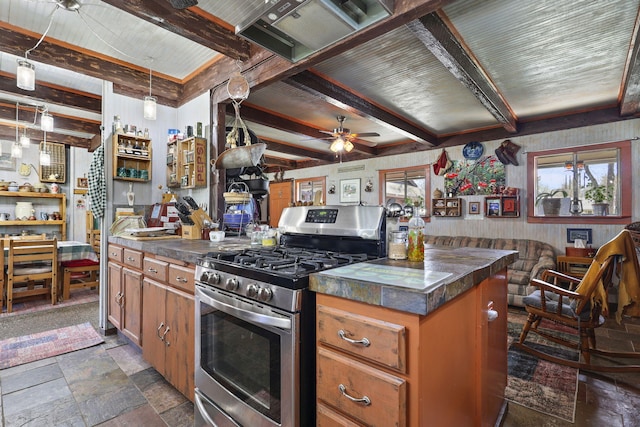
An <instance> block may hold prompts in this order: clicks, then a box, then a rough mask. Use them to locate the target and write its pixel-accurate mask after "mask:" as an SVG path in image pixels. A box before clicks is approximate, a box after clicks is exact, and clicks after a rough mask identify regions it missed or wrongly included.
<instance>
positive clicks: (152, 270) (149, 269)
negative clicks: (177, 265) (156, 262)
mask: <svg viewBox="0 0 640 427" xmlns="http://www.w3.org/2000/svg"><path fill="white" fill-rule="evenodd" d="M147 271H148V272H150V273H153V274H158V270H156V269H155V268H151V267H149V268H148V269H147Z"/></svg>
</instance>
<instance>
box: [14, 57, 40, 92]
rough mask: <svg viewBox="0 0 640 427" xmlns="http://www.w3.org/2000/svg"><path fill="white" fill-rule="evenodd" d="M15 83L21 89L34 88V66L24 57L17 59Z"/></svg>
mask: <svg viewBox="0 0 640 427" xmlns="http://www.w3.org/2000/svg"><path fill="white" fill-rule="evenodd" d="M16 85H17V86H18V87H19V88H20V89H22V90H35V89H36V67H34V66H33V64H32V63H31V62H29V61H27V60H26V59H18V69H17V72H16Z"/></svg>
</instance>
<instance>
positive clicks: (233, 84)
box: [227, 71, 250, 102]
mask: <svg viewBox="0 0 640 427" xmlns="http://www.w3.org/2000/svg"><path fill="white" fill-rule="evenodd" d="M227 92H228V93H229V97H230V98H231V99H232V100H234V101H236V102H242V101H244V100H245V99H247V98H248V97H249V92H250V88H249V82H248V81H247V79H245V78H244V76H243V75H242V74H240V72H239V71H236V72H235V73H233V74H232V75H231V77H230V78H229V81H228V82H227Z"/></svg>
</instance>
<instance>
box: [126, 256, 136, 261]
mask: <svg viewBox="0 0 640 427" xmlns="http://www.w3.org/2000/svg"><path fill="white" fill-rule="evenodd" d="M135 260H136V259H135V258H133V257H130V256H128V257H127V261H135Z"/></svg>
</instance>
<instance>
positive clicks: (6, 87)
mask: <svg viewBox="0 0 640 427" xmlns="http://www.w3.org/2000/svg"><path fill="white" fill-rule="evenodd" d="M36 85H37V88H38V90H37V91H36V92H31V91H28V90H22V89H20V88H18V87H17V86H16V76H15V74H9V73H5V72H0V92H7V93H11V94H13V95H17V96H28V97H30V98H32V99H34V103H46V104H56V105H64V106H67V107H74V108H79V109H82V110H85V111H89V112H92V113H97V114H100V113H101V112H102V96H100V95H94V94H92V93H87V92H80V91H77V90H69V89H66V88H63V87H60V86H55V85H51V84H48V83H46V82H43V81H36ZM34 95H37V97H36V96H34ZM36 100H37V101H36Z"/></svg>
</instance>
